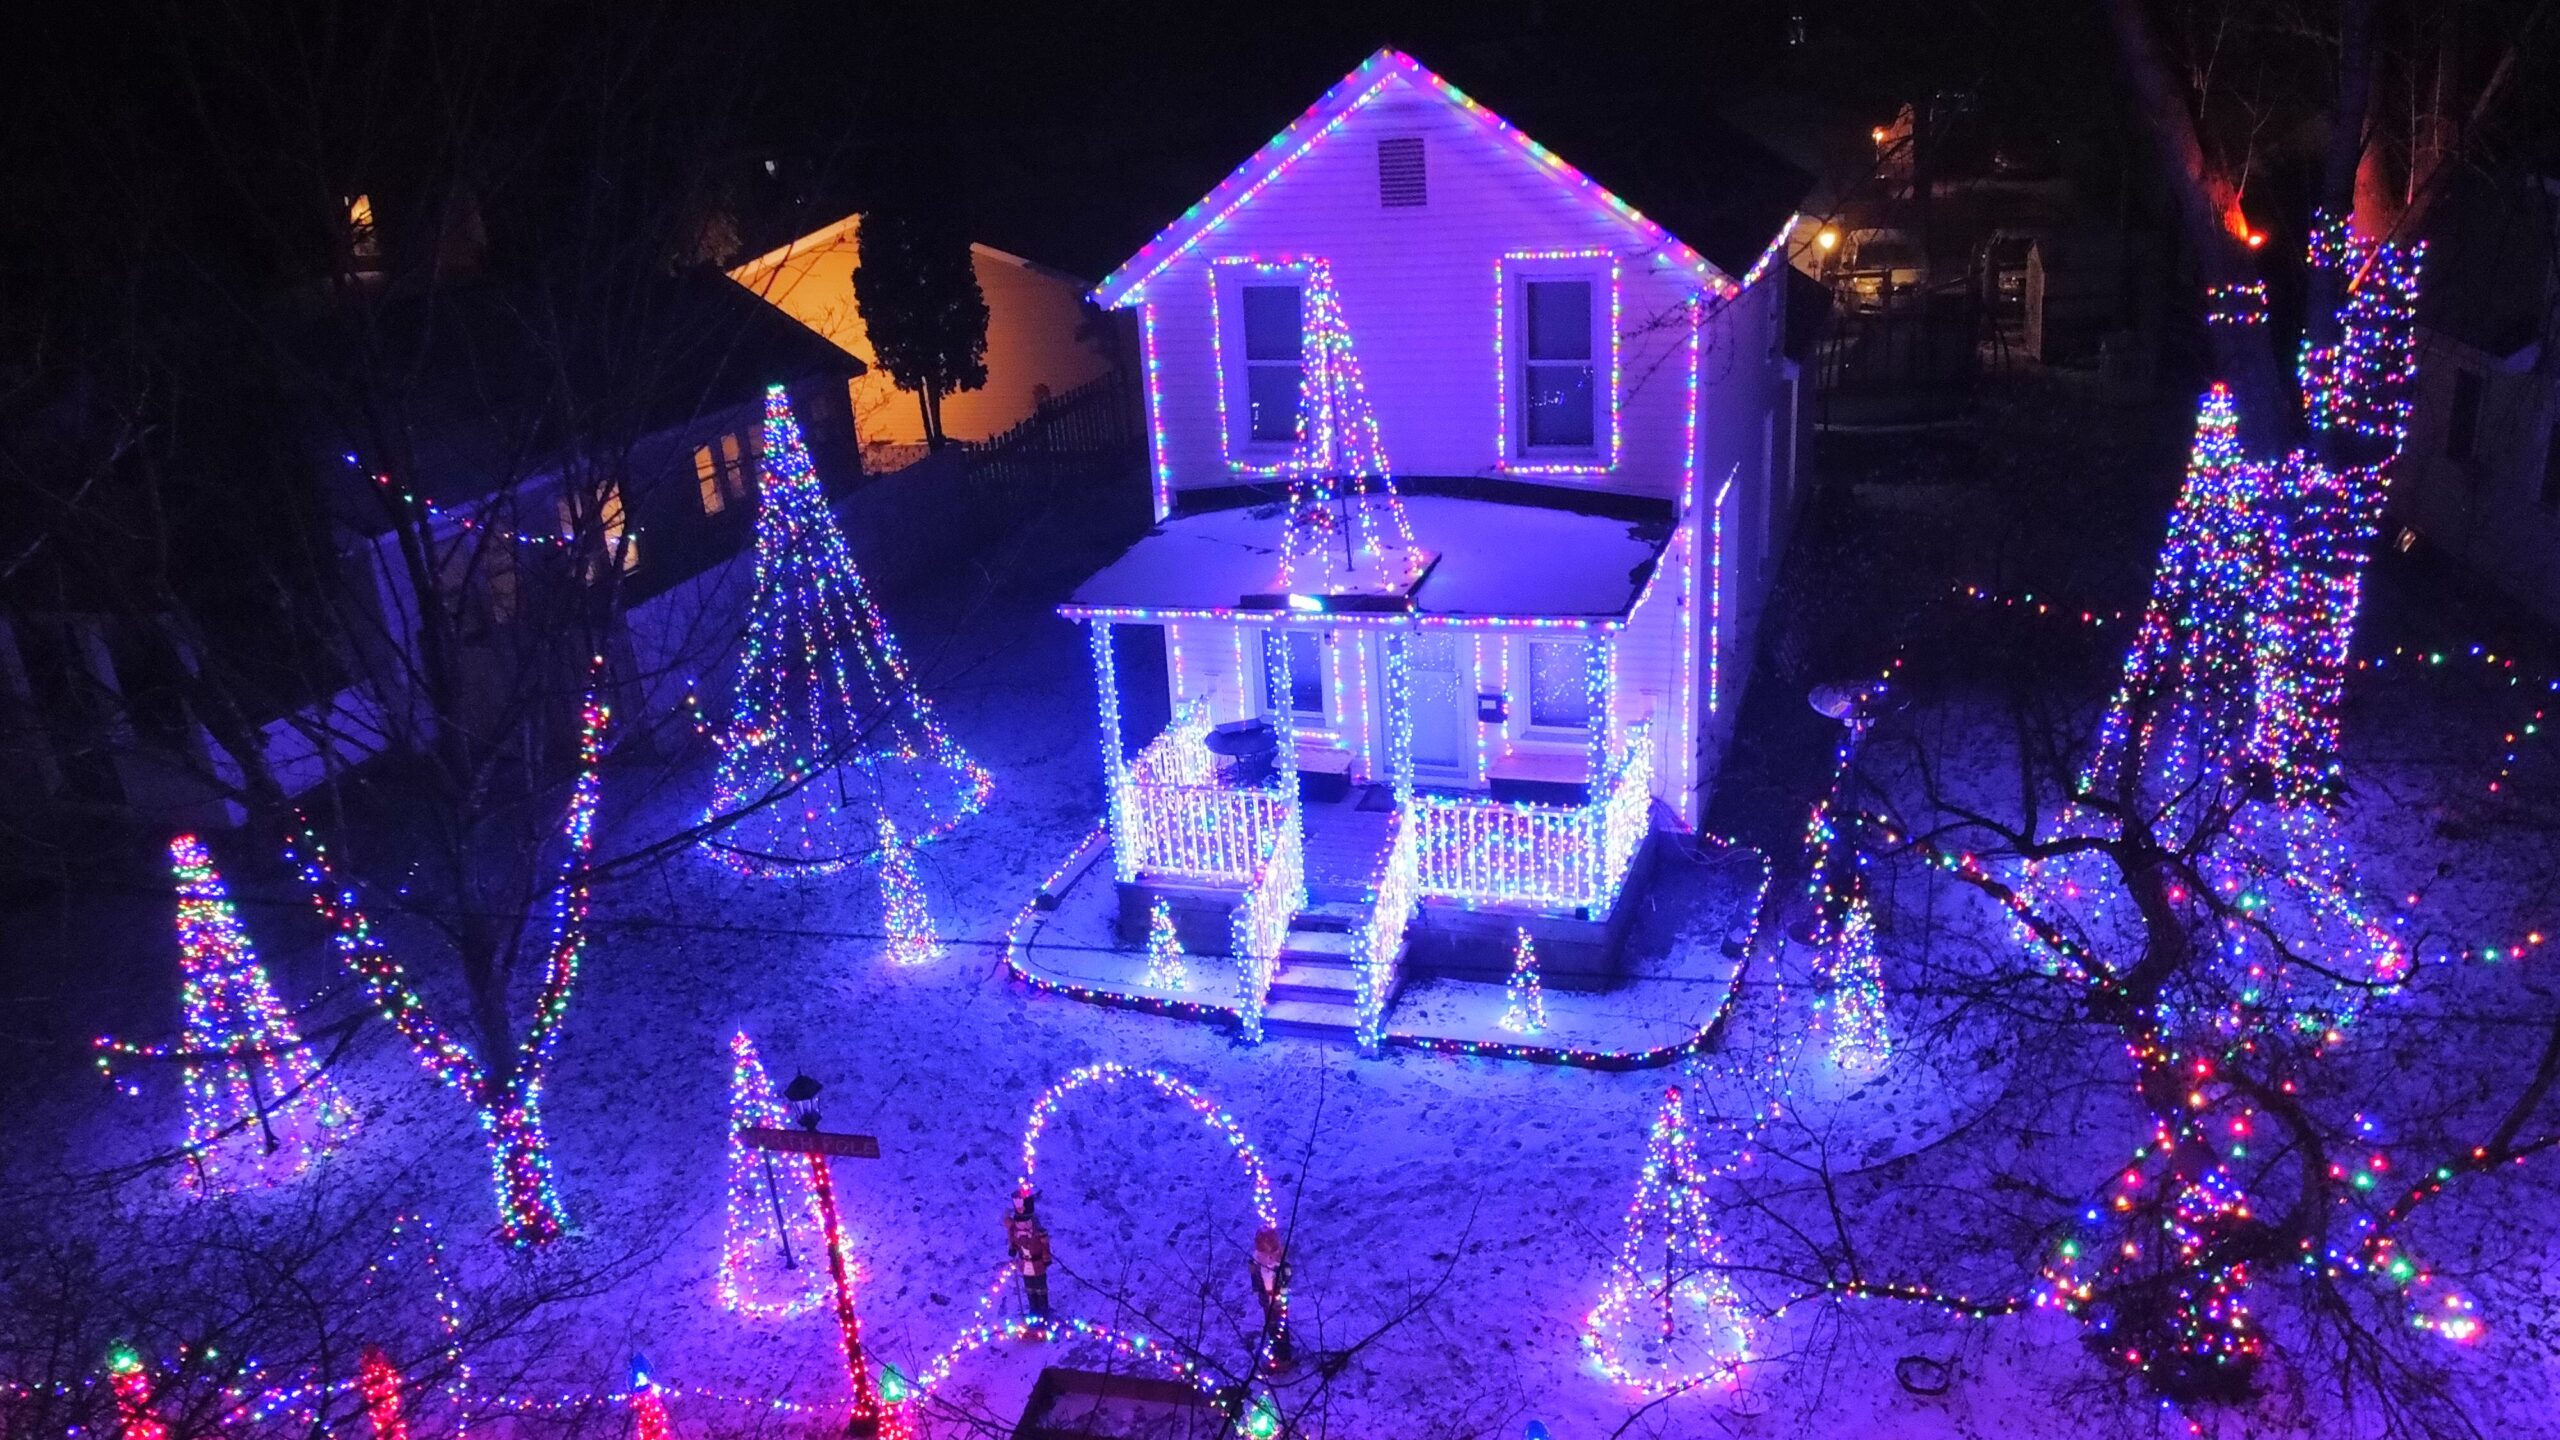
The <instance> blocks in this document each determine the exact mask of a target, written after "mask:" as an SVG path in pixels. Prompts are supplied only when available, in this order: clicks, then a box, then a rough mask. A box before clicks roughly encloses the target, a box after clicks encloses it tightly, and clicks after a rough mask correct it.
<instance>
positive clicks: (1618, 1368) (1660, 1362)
mask: <svg viewBox="0 0 2560 1440" xmlns="http://www.w3.org/2000/svg"><path fill="white" fill-rule="evenodd" d="M1708 1173H1709V1172H1708V1170H1707V1168H1706V1166H1705V1164H1704V1163H1703V1162H1702V1161H1701V1160H1700V1158H1699V1155H1698V1143H1697V1137H1696V1136H1695V1135H1694V1134H1693V1133H1692V1132H1691V1130H1690V1127H1689V1112H1688V1106H1687V1104H1686V1103H1685V1102H1684V1101H1683V1099H1682V1097H1681V1093H1680V1088H1679V1087H1678V1086H1676V1085H1675V1086H1673V1087H1671V1090H1670V1093H1669V1094H1668V1095H1667V1096H1666V1097H1665V1098H1664V1100H1663V1103H1662V1108H1661V1110H1660V1111H1659V1112H1657V1113H1656V1115H1655V1116H1654V1121H1653V1129H1652V1132H1651V1134H1650V1135H1649V1136H1648V1137H1647V1138H1646V1142H1645V1156H1644V1171H1643V1174H1642V1175H1641V1176H1640V1177H1639V1178H1638V1180H1637V1182H1636V1193H1635V1198H1634V1200H1632V1201H1631V1202H1630V1203H1629V1204H1628V1207H1627V1218H1626V1222H1625V1229H1624V1231H1623V1232H1622V1235H1621V1238H1620V1241H1619V1246H1618V1254H1617V1257H1616V1258H1615V1259H1614V1260H1612V1261H1611V1262H1610V1266H1609V1279H1608V1282H1607V1284H1606V1285H1604V1286H1603V1287H1602V1289H1601V1292H1600V1300H1599V1303H1598V1304H1596V1305H1594V1306H1592V1307H1591V1313H1590V1314H1589V1315H1588V1316H1587V1317H1585V1319H1584V1321H1583V1328H1582V1348H1583V1351H1584V1353H1586V1354H1588V1355H1589V1356H1590V1357H1591V1361H1592V1363H1593V1364H1594V1365H1596V1366H1597V1367H1598V1368H1599V1369H1600V1371H1601V1373H1603V1374H1605V1375H1607V1376H1608V1377H1609V1378H1610V1379H1612V1380H1615V1381H1617V1382H1619V1383H1620V1384H1623V1385H1628V1386H1631V1387H1633V1388H1634V1389H1635V1390H1637V1391H1638V1392H1639V1393H1642V1394H1646V1395H1665V1394H1671V1393H1674V1392H1677V1391H1683V1390H1690V1389H1695V1388H1697V1387H1699V1386H1703V1385H1714V1384H1723V1383H1728V1382H1730V1381H1731V1380H1733V1379H1734V1378H1735V1376H1736V1375H1737V1374H1738V1373H1739V1372H1740V1369H1741V1366H1742V1364H1743V1362H1744V1361H1745V1360H1747V1359H1749V1358H1750V1355H1751V1324H1750V1320H1749V1318H1748V1316H1747V1315H1746V1314H1745V1313H1744V1311H1743V1306H1742V1298H1741V1296H1740V1295H1739V1294H1738V1293H1737V1292H1736V1291H1735V1290H1734V1288H1733V1282H1732V1281H1731V1279H1729V1278H1728V1277H1727V1276H1726V1274H1725V1268H1726V1260H1725V1255H1724V1241H1723V1239H1722V1237H1721V1236H1719V1235H1718V1234H1717V1233H1716V1228H1715V1224H1714V1221H1713V1218H1712V1216H1711V1215H1710V1214H1709V1211H1708V1198H1707V1190H1706V1182H1707V1179H1708Z"/></svg>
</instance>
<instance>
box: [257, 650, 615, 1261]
mask: <svg viewBox="0 0 2560 1440" xmlns="http://www.w3.org/2000/svg"><path fill="white" fill-rule="evenodd" d="M580 719H581V725H580V733H579V739H578V774H577V779H576V780H575V781H574V782H573V783H572V785H571V787H570V792H569V803H568V807H567V810H566V812H565V814H564V815H563V816H562V818H561V822H560V831H561V839H562V846H561V856H560V870H559V879H558V881H557V882H556V883H555V884H554V886H553V887H552V891H551V934H550V937H549V939H548V941H547V942H546V943H545V949H544V957H543V965H542V969H541V974H540V980H539V982H538V985H537V986H536V989H535V993H534V997H533V1003H532V1010H531V1014H530V1016H529V1018H528V1020H527V1021H526V1024H525V1027H524V1033H523V1035H522V1036H521V1037H520V1038H519V1039H518V1040H517V1042H516V1044H515V1047H514V1049H513V1050H512V1051H510V1052H506V1053H503V1054H498V1055H483V1054H481V1053H480V1052H479V1051H477V1050H475V1049H474V1048H473V1047H472V1046H471V1045H470V1044H468V1043H466V1042H465V1041H464V1040H463V1039H462V1038H461V1037H460V1035H459V1034H457V1033H456V1032H455V1031H454V1030H453V1029H451V1028H450V1027H448V1026H446V1025H444V1024H443V1023H442V1022H440V1021H438V1020H437V1019H436V1018H435V1016H434V1015H433V1014H432V1013H431V1012H430V1011H429V1009H428V1006H427V1002H426V1000H425V998H424V997H423V996H422V995H421V994H420V993H419V991H418V988H417V985H416V982H414V981H413V980H411V979H410V978H409V974H408V972H407V971H406V970H405V969H404V968H403V967H402V966H401V964H400V962H399V961H397V960H395V959H393V958H392V956H391V953H390V951H389V949H388V948H387V947H386V946H385V945H384V943H383V941H382V939H381V938H380V936H379V935H377V934H376V933H375V930H374V927H373V923H372V921H371V920H370V919H369V918H368V917H367V915H366V913H365V910H364V905H363V902H362V900H361V899H360V898H359V897H358V896H357V894H356V891H355V890H354V888H353V887H352V886H349V885H347V884H346V883H345V882H343V881H341V880H340V879H339V878H338V876H337V873H336V871H335V870H334V869H333V868H331V866H330V863H329V852H328V849H327V847H325V846H324V845H322V844H321V842H320V838H319V836H318V835H317V834H316V833H315V832H314V831H312V830H311V829H310V828H309V827H308V826H306V827H305V828H304V829H303V831H302V832H301V834H300V835H299V836H298V837H296V838H295V839H294V841H293V842H292V843H291V844H290V845H289V846H288V847H287V850H286V858H287V859H288V860H289V861H290V862H291V863H292V864H293V865H294V867H295V868H296V869H297V870H298V871H300V873H301V875H302V878H303V882H304V884H306V885H307V886H309V887H310V890H311V900H312V905H313V907H314V908H315V909H317V910H318V911H319V913H320V916H321V918H322V919H324V920H326V921H328V922H329V923H330V924H331V925H332V926H333V927H335V930H336V934H335V936H334V937H333V944H334V945H335V946H336V948H337V952H338V958H339V959H340V960H341V961H342V962H343V963H344V964H345V965H346V966H347V968H348V969H349V970H350V971H352V972H353V973H354V974H355V976H356V978H357V979H358V980H359V981H361V982H362V983H363V985H364V988H365V992H366V994H367V995H369V996H370V997H371V998H372V1000H373V1003H374V1006H375V1008H376V1009H378V1010H380V1011H381V1012H382V1015H383V1018H385V1019H387V1020H389V1021H390V1022H391V1026H392V1028H393V1029H394V1030H397V1031H398V1032H399V1033H400V1037H401V1038H402V1039H404V1040H406V1041H408V1042H409V1047H410V1050H411V1052H412V1053H414V1054H415V1055H416V1057H417V1059H418V1063H419V1064H420V1065H422V1066H424V1067H425V1068H426V1070H427V1072H428V1073H429V1074H431V1075H433V1076H435V1077H436V1078H437V1079H438V1080H441V1081H443V1082H444V1083H445V1084H447V1085H450V1086H452V1087H453V1088H455V1089H457V1090H459V1091H461V1092H462V1093H463V1095H464V1096H465V1097H467V1098H468V1099H469V1100H470V1101H471V1103H472V1105H473V1106H474V1107H476V1108H477V1109H478V1111H479V1112H480V1124H481V1128H482V1129H483V1130H484V1131H485V1132H487V1135H488V1142H489V1165H490V1171H491V1176H492V1178H493V1180H494V1181H495V1182H496V1186H497V1192H498V1234H499V1236H500V1238H502V1239H504V1240H506V1241H507V1242H508V1243H510V1244H514V1245H534V1244H541V1243H544V1242H547V1241H550V1240H555V1239H558V1238H559V1236H560V1233H561V1230H562V1228H563V1227H564V1225H565V1224H566V1218H565V1214H564V1212H563V1209H562V1207H561V1204H560V1197H559V1195H558V1194H557V1192H555V1191H554V1190H553V1188H552V1184H551V1152H550V1146H549V1143H548V1141H547V1140H546V1138H545V1137H544V1135H543V1130H542V1087H543V1082H544V1080H545V1079H546V1078H547V1077H548V1075H549V1072H550V1067H551V1058H552V1053H553V1051H554V1050H556V1049H557V1048H558V1046H559V1042H560V1035H561V1031H562V1028H563V1026H564V1025H565V1023H566V1021H567V1017H568V1010H569V997H570V995H571V993H572V992H573V991H574V990H575V989H576V988H577V979H578V967H579V961H580V959H581V958H582V957H583V956H584V955H585V953H586V947H587V907H588V903H589V894H588V884H587V874H586V867H587V858H588V855H589V854H590V852H592V851H593V849H594V847H595V819H596V807H597V805H598V803H599V802H600V801H601V799H602V797H603V790H604V781H603V765H604V739H605V732H606V729H607V728H608V726H609V724H610V722H611V720H612V710H611V708H610V707H609V706H607V705H606V704H605V703H604V701H603V700H602V699H600V698H599V697H598V696H597V695H596V694H595V693H594V692H593V691H590V692H589V694H588V696H587V701H586V706H585V709H584V711H583V713H582V715H581V717H580Z"/></svg>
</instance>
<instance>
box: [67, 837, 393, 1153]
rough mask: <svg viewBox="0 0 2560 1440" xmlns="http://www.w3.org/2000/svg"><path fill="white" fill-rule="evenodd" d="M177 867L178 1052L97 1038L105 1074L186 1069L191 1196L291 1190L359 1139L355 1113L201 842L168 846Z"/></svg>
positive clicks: (174, 1047) (172, 1048)
mask: <svg viewBox="0 0 2560 1440" xmlns="http://www.w3.org/2000/svg"><path fill="white" fill-rule="evenodd" d="M169 863H170V866H171V868H172V870H173V871H174V872H175V874H176V877H177V882H178V952H179V957H178V964H179V968H180V970H181V972H182V974H183V975H184V978H185V986H184V991H183V1000H184V1009H185V1027H184V1029H183V1030H182V1032H181V1033H180V1036H179V1039H178V1041H177V1043H176V1044H174V1045H135V1044H129V1043H126V1042H123V1041H118V1040H115V1039H112V1038H107V1037H100V1039H99V1040H98V1041H97V1049H98V1064H99V1066H100V1068H101V1069H105V1068H106V1067H108V1066H109V1065H110V1064H111V1063H112V1061H113V1059H114V1057H116V1056H120V1055H121V1056H137V1057H145V1058H152V1059H166V1060H175V1061H178V1062H180V1064H181V1065H182V1066H183V1069H182V1072H181V1073H182V1075H183V1077H184V1081H185V1085H186V1093H187V1151H188V1156H189V1158H190V1160H191V1161H192V1162H193V1163H192V1164H191V1165H190V1166H189V1167H188V1168H187V1170H186V1172H185V1180H186V1183H187V1184H188V1186H189V1187H190V1188H193V1189H196V1190H200V1191H204V1192H208V1193H218V1192H221V1191H226V1190H232V1189H236V1188H239V1187H240V1186H241V1185H242V1184H244V1183H248V1182H251V1181H263V1182H268V1183H272V1182H275V1181H278V1180H284V1179H290V1178H291V1177H293V1176H296V1175H299V1174H301V1173H302V1172H303V1171H304V1170H305V1169H307V1168H309V1166H310V1164H311V1162H312V1160H313V1159H314V1158H316V1157H318V1156H319V1155H322V1154H324V1153H326V1152H327V1151H328V1150H329V1149H331V1148H332V1147H334V1146H335V1145H336V1144H337V1143H338V1142H339V1141H340V1140H342V1139H344V1138H345V1137H346V1136H347V1135H348V1134H349V1133H350V1132H351V1131H352V1130H353V1129H354V1128H355V1123H356V1116H355V1110H354V1107H352V1106H350V1105H349V1104H348V1103H347V1102H346V1099H345V1097H343V1096H341V1095H340V1094H339V1093H338V1088H337V1086H336V1084H335V1083H334V1082H333V1081H331V1080H330V1079H329V1076H328V1073H327V1072H326V1071H324V1070H322V1069H321V1068H320V1067H319V1065H318V1064H317V1063H315V1062H314V1061H313V1059H312V1056H311V1048H310V1046H308V1045H306V1044H305V1043H303V1039H302V1035H301V1032H300V1031H299V1030H298V1029H296V1028H295V1026H294V1023H293V1016H292V1014H291V1012H289V1011H287V1010H286V1009H285V1007H284V1003H283V1002H282V1001H280V1000H278V999H277V998H276V990H275V986H274V985H273V984H272V983H271V982H270V981H269V980H268V978H267V967H266V966H264V965H262V964H260V963H258V954H257V951H256V949H255V948H253V947H252V946H251V945H250V943H249V932H248V931H247V930H245V929H243V928H242V927H241V924H240V916H239V912H238V911H236V910H234V909H233V908H232V905H231V896H230V894H229V892H228V891H226V890H225V889H224V888H223V884H222V876H221V874H220V872H218V871H216V870H215V869H214V866H213V857H212V855H210V854H208V853H207V852H206V850H205V848H204V842H203V841H201V840H199V839H197V838H196V837H195V836H193V835H181V836H178V837H177V838H176V839H174V840H171V841H170V842H169Z"/></svg>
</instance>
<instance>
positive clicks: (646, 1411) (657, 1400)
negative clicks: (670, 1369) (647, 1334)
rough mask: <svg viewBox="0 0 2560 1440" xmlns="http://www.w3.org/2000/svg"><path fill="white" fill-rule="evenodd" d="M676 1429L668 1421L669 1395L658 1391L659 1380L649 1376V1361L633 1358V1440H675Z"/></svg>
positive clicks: (642, 1357) (639, 1357)
mask: <svg viewBox="0 0 2560 1440" xmlns="http://www.w3.org/2000/svg"><path fill="white" fill-rule="evenodd" d="M675 1433H676V1431H675V1425H674V1423H673V1422H672V1421H670V1420H669V1419H668V1418H667V1397H666V1393H665V1392H664V1391H662V1390H660V1389H659V1388H658V1380H657V1377H656V1376H654V1375H652V1374H650V1373H649V1361H648V1359H647V1358H646V1357H644V1356H640V1355H634V1356H632V1357H631V1436H632V1440H675Z"/></svg>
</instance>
